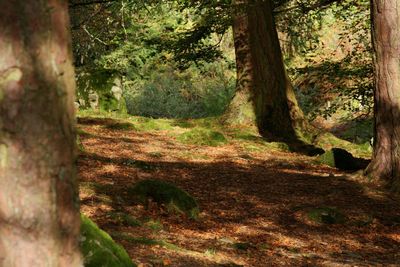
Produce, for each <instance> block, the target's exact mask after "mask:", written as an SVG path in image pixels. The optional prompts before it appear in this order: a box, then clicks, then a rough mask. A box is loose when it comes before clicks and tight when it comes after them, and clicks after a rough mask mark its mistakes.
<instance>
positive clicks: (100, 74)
mask: <svg viewBox="0 0 400 267" xmlns="http://www.w3.org/2000/svg"><path fill="white" fill-rule="evenodd" d="M76 84H77V104H79V108H80V109H85V108H89V107H92V108H95V109H99V110H103V111H108V112H111V111H113V112H118V113H121V114H126V113H127V108H126V103H125V99H124V97H122V85H121V81H120V79H119V78H118V75H117V74H116V73H115V72H113V71H110V70H104V69H99V70H90V72H87V71H85V70H78V74H77V83H76Z"/></svg>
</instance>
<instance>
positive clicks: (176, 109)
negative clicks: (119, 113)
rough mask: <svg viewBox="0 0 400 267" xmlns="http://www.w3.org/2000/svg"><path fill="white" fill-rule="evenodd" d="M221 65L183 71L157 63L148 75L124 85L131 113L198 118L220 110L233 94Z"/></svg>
mask: <svg viewBox="0 0 400 267" xmlns="http://www.w3.org/2000/svg"><path fill="white" fill-rule="evenodd" d="M224 67H225V66H224V65H223V64H219V63H213V64H209V65H203V68H202V69H201V70H200V69H198V68H196V67H191V68H189V69H186V70H184V71H180V70H176V69H174V66H173V65H171V64H168V65H160V64H158V65H157V67H155V68H154V69H152V70H151V72H150V73H148V78H146V79H143V80H141V81H140V82H137V83H132V84H130V85H129V86H127V87H126V91H125V97H126V99H127V108H128V111H129V113H130V114H132V115H138V116H145V117H152V118H201V117H208V116H217V115H220V114H222V113H223V111H224V110H225V108H226V107H227V105H228V104H229V101H230V99H231V98H232V96H233V93H234V88H235V84H234V78H233V74H229V76H227V75H226V73H225V71H224Z"/></svg>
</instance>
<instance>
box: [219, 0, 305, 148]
mask: <svg viewBox="0 0 400 267" xmlns="http://www.w3.org/2000/svg"><path fill="white" fill-rule="evenodd" d="M234 5H235V6H236V8H235V15H234V22H233V32H234V41H235V51H236V67H237V85H236V94H235V96H234V98H233V100H232V101H231V103H230V105H229V107H228V109H227V111H226V113H225V115H224V120H225V121H226V122H227V123H228V124H255V125H256V126H257V127H258V130H259V131H260V133H261V134H262V135H264V136H266V137H269V138H271V139H275V140H284V141H296V140H303V141H305V140H307V139H309V138H308V137H307V135H308V134H307V131H308V130H310V129H308V128H309V127H308V123H307V122H306V120H305V118H304V115H303V112H302V111H301V109H300V107H299V105H298V103H297V100H296V97H295V94H294V91H293V86H292V84H291V82H290V80H289V78H288V76H287V73H286V70H285V66H284V63H283V56H282V52H281V48H280V44H279V39H278V34H277V31H276V26H275V22H274V18H273V7H272V3H271V1H262V0H257V1H249V0H237V1H236V2H235V4H234Z"/></svg>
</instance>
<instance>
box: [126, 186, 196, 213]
mask: <svg viewBox="0 0 400 267" xmlns="http://www.w3.org/2000/svg"><path fill="white" fill-rule="evenodd" d="M129 193H130V194H133V195H134V197H135V198H136V199H137V200H139V201H140V202H141V203H143V204H144V205H147V203H148V201H149V199H151V200H152V201H154V202H156V203H157V204H159V205H164V206H165V207H167V209H168V210H169V211H175V212H178V213H180V214H186V216H188V217H189V218H192V219H197V217H198V215H199V206H198V204H197V202H196V200H195V199H194V198H193V197H192V196H191V195H189V194H188V193H187V192H185V191H183V190H182V189H180V188H178V187H176V186H175V185H173V184H170V183H167V182H164V181H160V180H144V181H140V182H138V183H137V184H135V185H134V186H133V187H132V188H131V189H130V190H129Z"/></svg>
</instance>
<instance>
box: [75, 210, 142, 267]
mask: <svg viewBox="0 0 400 267" xmlns="http://www.w3.org/2000/svg"><path fill="white" fill-rule="evenodd" d="M81 221H82V225H81V244H80V245H81V250H82V254H83V256H84V264H85V267H99V266H107V267H133V266H136V265H134V264H133V263H132V260H131V259H130V257H129V255H128V253H126V251H125V249H124V248H123V247H122V246H120V245H118V244H117V243H115V241H114V240H113V239H112V238H111V237H110V236H109V235H108V234H107V233H106V232H104V231H103V230H101V229H100V228H99V227H98V226H97V225H96V224H95V223H94V222H92V221H91V220H90V219H89V218H87V217H86V216H84V215H81Z"/></svg>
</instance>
